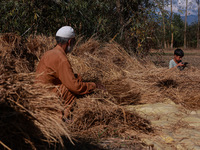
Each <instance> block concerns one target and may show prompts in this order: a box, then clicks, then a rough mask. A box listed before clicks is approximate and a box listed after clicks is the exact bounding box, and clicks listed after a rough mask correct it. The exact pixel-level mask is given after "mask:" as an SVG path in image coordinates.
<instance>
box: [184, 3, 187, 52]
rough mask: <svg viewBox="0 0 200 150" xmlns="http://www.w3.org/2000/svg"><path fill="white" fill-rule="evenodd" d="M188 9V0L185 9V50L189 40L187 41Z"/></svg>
mask: <svg viewBox="0 0 200 150" xmlns="http://www.w3.org/2000/svg"><path fill="white" fill-rule="evenodd" d="M187 7H188V0H186V9H185V28H184V48H186V47H187V46H186V44H187V39H186V33H187Z"/></svg>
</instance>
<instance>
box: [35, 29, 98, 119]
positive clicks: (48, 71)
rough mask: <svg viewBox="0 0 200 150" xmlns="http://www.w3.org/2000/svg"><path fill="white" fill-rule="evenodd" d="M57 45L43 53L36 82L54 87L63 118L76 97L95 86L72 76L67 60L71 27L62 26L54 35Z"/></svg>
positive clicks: (72, 40)
mask: <svg viewBox="0 0 200 150" xmlns="http://www.w3.org/2000/svg"><path fill="white" fill-rule="evenodd" d="M56 41H57V45H56V47H55V48H53V49H52V50H49V51H47V52H45V53H44V55H43V56H42V58H41V60H40V62H39V64H38V67H37V70H36V75H37V76H36V82H37V83H43V84H51V85H55V86H56V87H55V88H54V89H53V90H52V91H53V92H56V93H57V94H58V95H59V96H60V97H62V99H63V100H64V104H65V111H64V112H63V115H64V116H68V113H69V107H70V106H71V105H72V104H73V102H74V100H75V98H76V97H77V96H78V95H84V94H88V93H91V92H92V91H93V90H94V89H95V88H96V84H95V83H93V82H82V79H81V77H80V76H78V75H74V72H73V70H72V67H71V65H70V63H69V61H68V59H67V55H66V54H68V53H70V52H71V51H72V49H73V46H74V45H75V33H74V30H73V28H72V27H70V26H64V27H62V28H60V29H59V30H58V31H57V33H56Z"/></svg>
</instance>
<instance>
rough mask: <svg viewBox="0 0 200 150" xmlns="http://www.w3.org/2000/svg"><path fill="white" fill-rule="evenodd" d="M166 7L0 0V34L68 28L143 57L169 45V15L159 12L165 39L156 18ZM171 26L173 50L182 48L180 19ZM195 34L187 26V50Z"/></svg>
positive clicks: (131, 1)
mask: <svg viewBox="0 0 200 150" xmlns="http://www.w3.org/2000/svg"><path fill="white" fill-rule="evenodd" d="M166 4H167V3H163V2H159V1H158V2H157V1H156V2H154V1H150V0H126V1H125V0H113V1H109V0H73V1H70V0H45V1H40V0H31V1H29V0H1V1H0V5H1V8H0V13H1V18H0V33H6V32H12V33H16V34H18V35H21V36H23V37H27V36H29V35H30V34H45V35H55V33H56V31H57V29H58V28H60V27H61V26H64V25H71V26H72V27H73V28H74V29H75V30H76V33H77V34H78V35H81V36H84V38H89V37H91V36H98V37H99V39H100V40H102V41H108V40H115V41H117V42H118V43H120V44H121V45H123V46H124V47H125V48H126V50H127V51H129V52H135V53H136V54H139V55H140V54H146V53H148V50H149V48H163V43H164V42H163V40H165V41H166V42H167V45H168V47H169V45H170V19H169V15H170V14H168V12H166V11H163V10H162V14H163V16H164V18H165V21H164V23H165V26H164V27H165V29H166V35H165V36H163V34H164V33H163V21H162V16H160V15H157V10H161V9H162V8H163V6H164V5H166ZM172 24H173V26H172V30H173V33H174V42H173V43H174V47H182V46H183V35H184V22H183V21H182V20H181V17H180V15H176V14H175V15H173V20H172ZM194 31H195V32H194ZM196 31H197V25H196V24H193V25H191V26H188V31H187V37H188V42H187V45H188V46H189V47H196V43H197V37H196ZM163 37H165V38H163Z"/></svg>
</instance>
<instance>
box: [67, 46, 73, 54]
mask: <svg viewBox="0 0 200 150" xmlns="http://www.w3.org/2000/svg"><path fill="white" fill-rule="evenodd" d="M73 48H74V46H67V47H66V48H65V53H71V52H72V50H73Z"/></svg>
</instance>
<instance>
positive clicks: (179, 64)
mask: <svg viewBox="0 0 200 150" xmlns="http://www.w3.org/2000/svg"><path fill="white" fill-rule="evenodd" d="M178 66H185V65H184V64H183V63H182V62H180V63H178V65H177V67H178Z"/></svg>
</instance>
